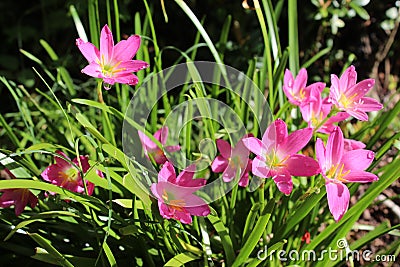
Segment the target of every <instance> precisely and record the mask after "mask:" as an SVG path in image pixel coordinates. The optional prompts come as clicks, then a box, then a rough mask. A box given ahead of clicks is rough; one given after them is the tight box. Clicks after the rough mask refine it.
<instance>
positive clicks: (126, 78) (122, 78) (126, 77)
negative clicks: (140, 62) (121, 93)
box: [102, 73, 139, 90]
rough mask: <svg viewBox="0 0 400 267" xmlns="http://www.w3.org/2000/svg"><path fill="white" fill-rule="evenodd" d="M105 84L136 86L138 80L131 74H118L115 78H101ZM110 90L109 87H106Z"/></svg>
mask: <svg viewBox="0 0 400 267" xmlns="http://www.w3.org/2000/svg"><path fill="white" fill-rule="evenodd" d="M102 78H103V81H104V82H105V83H106V84H109V85H113V84H114V83H122V84H128V85H136V84H138V83H139V78H138V77H137V76H136V75H135V74H133V73H124V74H118V75H116V76H115V77H102ZM106 89H107V90H110V89H111V87H106Z"/></svg>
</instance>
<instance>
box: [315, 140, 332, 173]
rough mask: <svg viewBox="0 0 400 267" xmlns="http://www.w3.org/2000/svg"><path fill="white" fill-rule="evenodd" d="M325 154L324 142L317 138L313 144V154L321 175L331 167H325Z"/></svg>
mask: <svg viewBox="0 0 400 267" xmlns="http://www.w3.org/2000/svg"><path fill="white" fill-rule="evenodd" d="M325 153H326V150H325V146H324V142H323V141H322V140H321V139H320V138H317V141H316V142H315V154H316V158H317V160H318V164H319V166H320V168H321V171H322V173H323V174H325V172H326V171H327V170H328V169H329V168H330V167H331V166H326V158H325Z"/></svg>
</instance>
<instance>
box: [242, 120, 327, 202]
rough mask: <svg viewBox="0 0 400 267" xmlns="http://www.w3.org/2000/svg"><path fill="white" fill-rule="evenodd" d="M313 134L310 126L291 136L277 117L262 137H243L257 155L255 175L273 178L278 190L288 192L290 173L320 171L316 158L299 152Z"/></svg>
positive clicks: (298, 174)
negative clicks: (260, 138)
mask: <svg viewBox="0 0 400 267" xmlns="http://www.w3.org/2000/svg"><path fill="white" fill-rule="evenodd" d="M312 134H313V133H312V129H311V128H305V129H301V130H297V131H295V132H293V133H291V134H290V135H288V130H287V126H286V124H285V122H283V121H282V120H280V119H278V120H276V121H275V122H274V123H273V124H271V125H270V126H269V127H268V128H267V130H266V131H265V133H264V135H263V137H262V140H259V139H257V138H255V137H249V138H245V139H243V143H244V145H245V146H246V147H247V148H248V149H249V150H250V151H251V152H253V153H254V154H256V155H257V156H256V157H255V158H254V160H253V165H252V172H253V174H254V175H257V176H259V177H261V178H268V177H272V178H273V180H274V182H275V184H276V185H277V186H278V189H279V191H281V192H282V193H284V194H286V195H289V194H290V193H291V192H292V189H293V183H292V177H291V176H313V175H315V174H317V173H319V172H320V169H319V166H318V163H317V162H316V161H315V160H314V159H313V158H310V157H307V156H304V155H301V154H297V152H298V151H299V150H301V149H302V148H303V147H304V146H305V145H307V143H308V142H309V141H310V139H311V137H312Z"/></svg>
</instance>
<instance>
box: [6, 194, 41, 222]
mask: <svg viewBox="0 0 400 267" xmlns="http://www.w3.org/2000/svg"><path fill="white" fill-rule="evenodd" d="M0 192H3V194H2V195H1V197H0V207H2V208H8V207H10V206H12V205H14V207H15V215H16V216H19V215H20V214H21V213H22V212H23V211H24V209H25V207H26V206H27V205H28V204H29V206H30V207H31V208H32V209H33V208H34V207H35V206H36V205H37V203H38V198H37V197H36V196H35V195H34V194H32V192H31V191H29V189H26V188H13V189H2V190H0Z"/></svg>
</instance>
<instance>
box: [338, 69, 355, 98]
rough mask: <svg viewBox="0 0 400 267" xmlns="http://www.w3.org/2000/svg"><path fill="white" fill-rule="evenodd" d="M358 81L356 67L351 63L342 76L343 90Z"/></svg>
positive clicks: (341, 86) (341, 84)
mask: <svg viewBox="0 0 400 267" xmlns="http://www.w3.org/2000/svg"><path fill="white" fill-rule="evenodd" d="M356 82H357V72H356V68H355V67H354V66H353V65H351V66H350V67H348V68H347V69H346V70H345V71H344V73H343V74H342V76H340V89H341V92H345V91H347V90H348V89H349V88H350V87H352V86H353V85H355V84H356Z"/></svg>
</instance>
